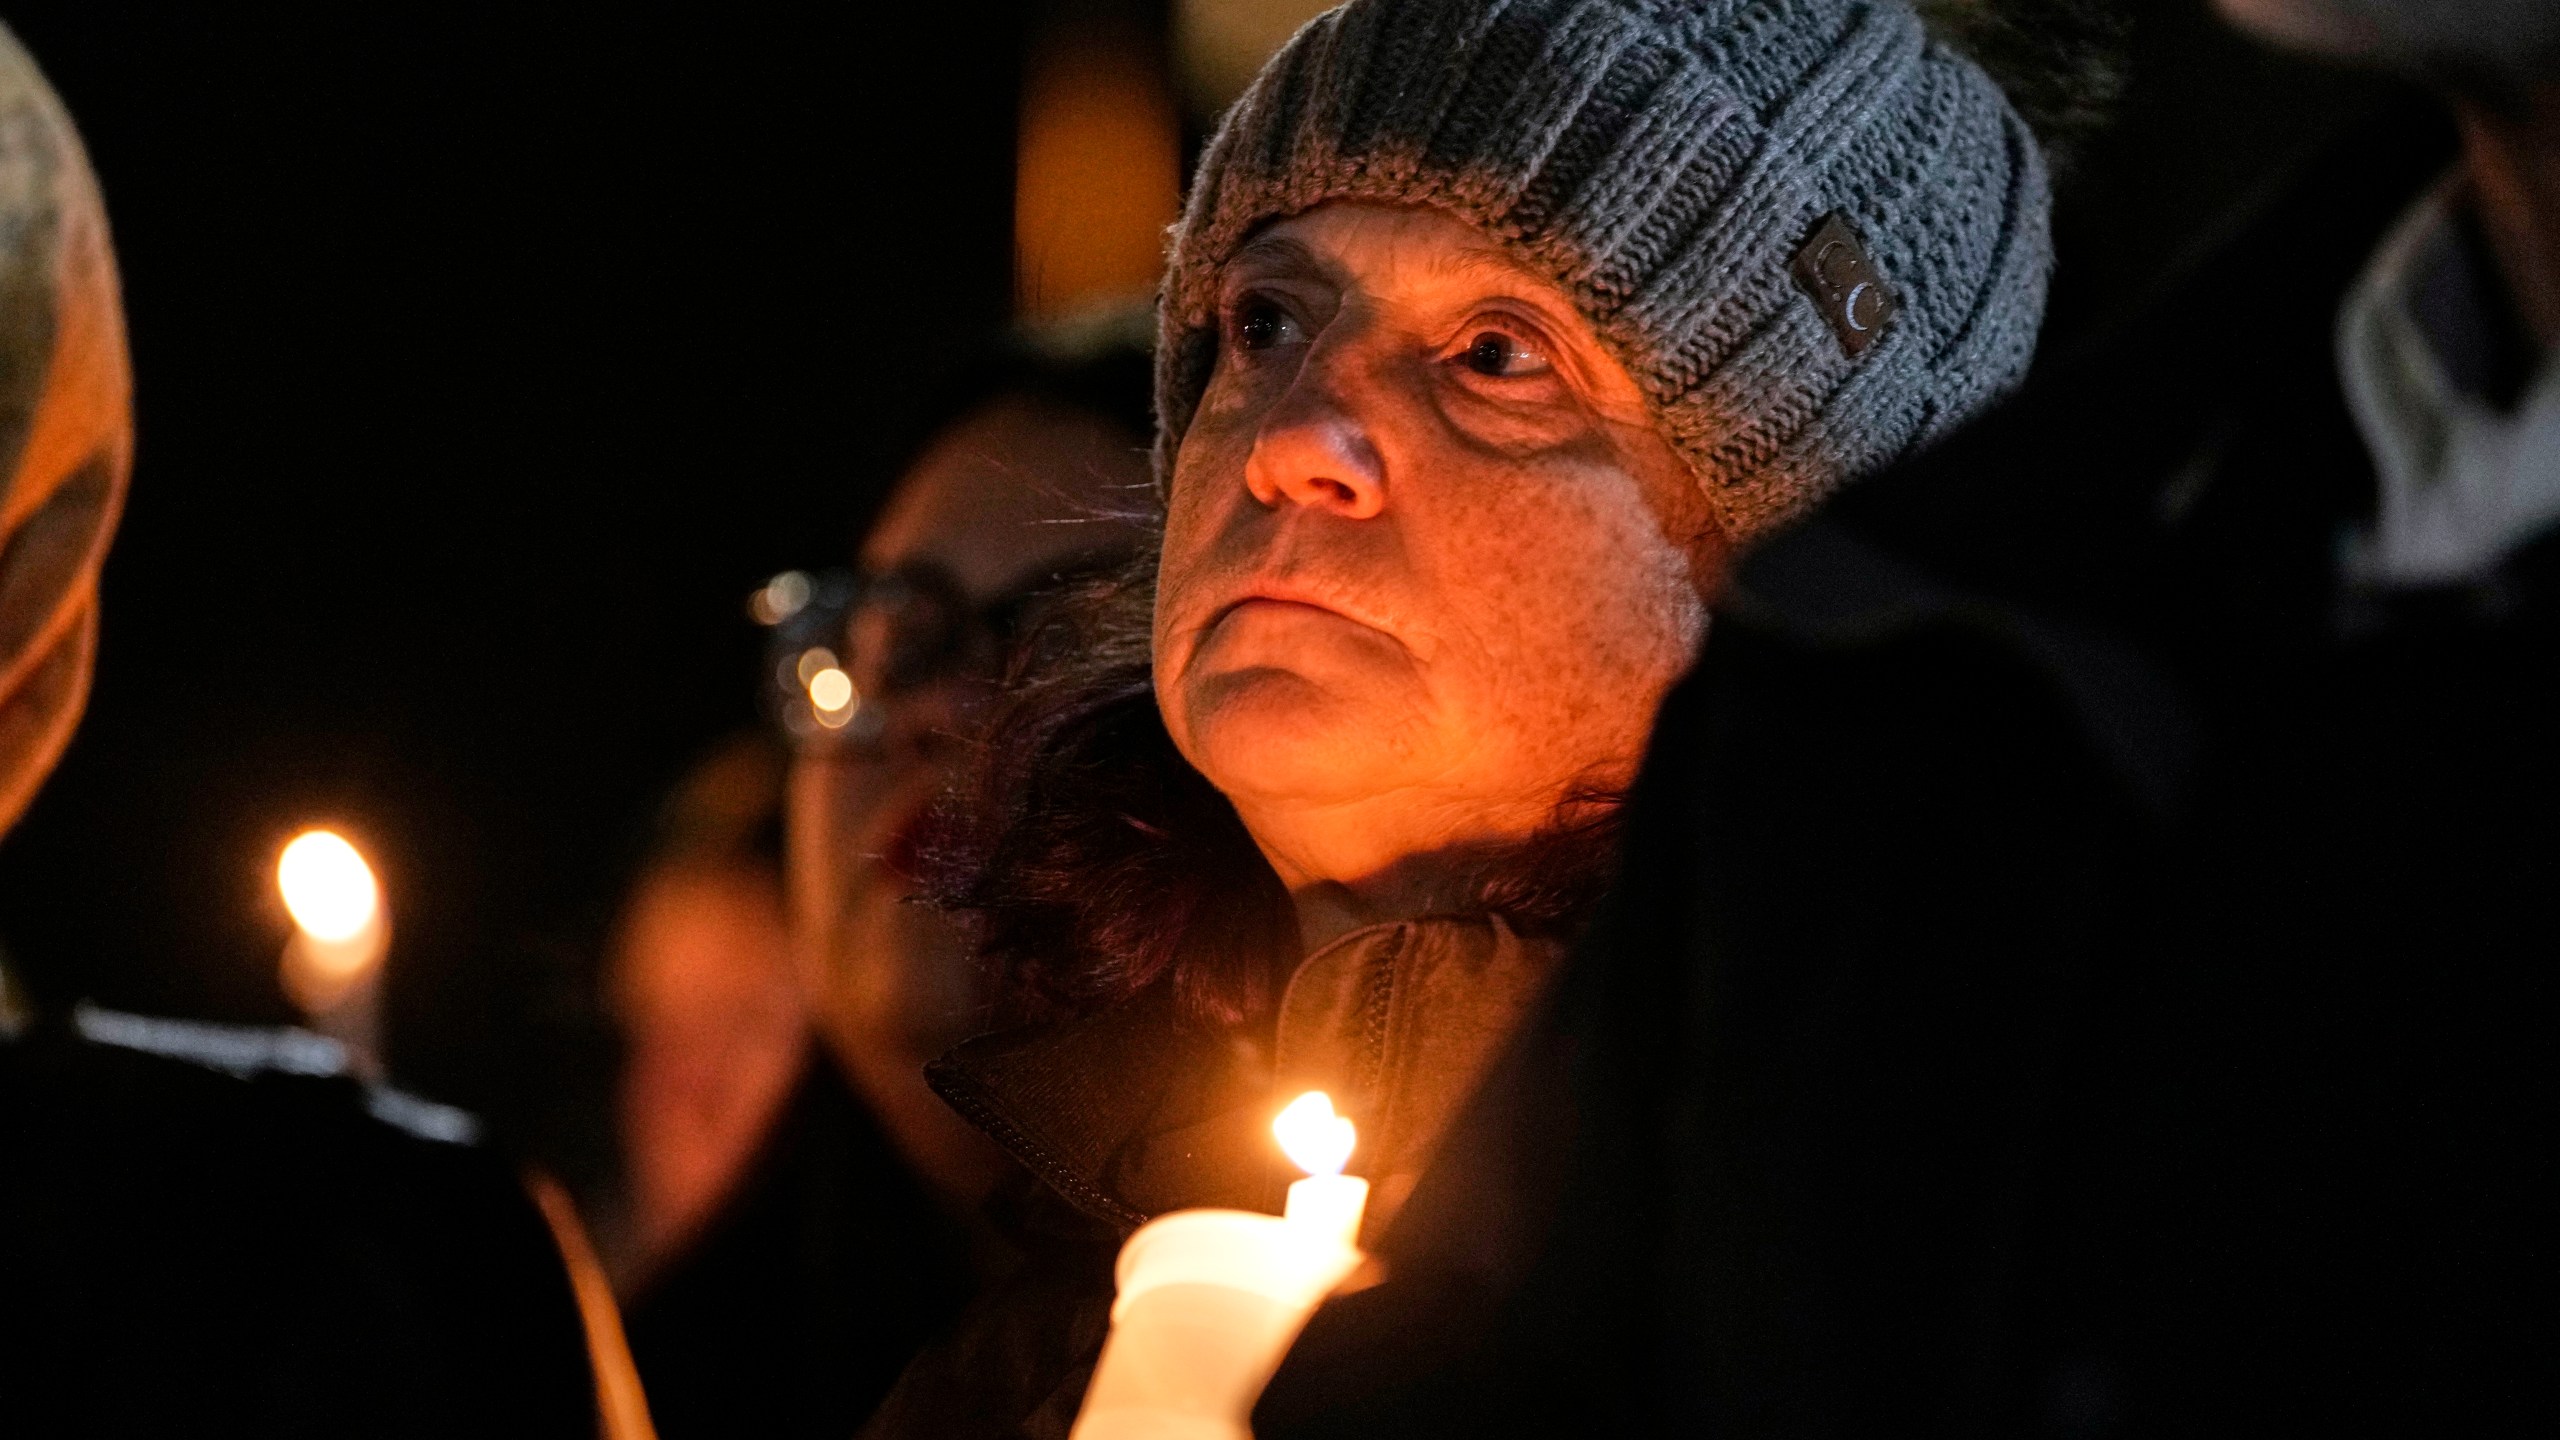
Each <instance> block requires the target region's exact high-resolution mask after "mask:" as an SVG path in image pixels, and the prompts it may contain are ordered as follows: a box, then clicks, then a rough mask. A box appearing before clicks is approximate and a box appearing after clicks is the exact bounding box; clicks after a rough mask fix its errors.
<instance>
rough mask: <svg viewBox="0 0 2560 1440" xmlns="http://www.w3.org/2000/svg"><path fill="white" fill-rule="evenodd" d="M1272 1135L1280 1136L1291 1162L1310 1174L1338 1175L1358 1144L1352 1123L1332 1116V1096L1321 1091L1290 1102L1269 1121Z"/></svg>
mask: <svg viewBox="0 0 2560 1440" xmlns="http://www.w3.org/2000/svg"><path fill="white" fill-rule="evenodd" d="M1271 1133H1272V1134H1274V1135H1276V1136H1278V1137H1280V1148H1281V1149H1282V1150H1285V1151H1287V1152H1288V1155H1289V1159H1290V1161H1291V1163H1293V1164H1295V1165H1296V1166H1297V1167H1298V1168H1299V1169H1301V1170H1304V1171H1306V1172H1307V1173H1308V1174H1310V1175H1339V1174H1341V1173H1342V1167H1343V1165H1344V1164H1345V1163H1346V1162H1348V1161H1349V1160H1350V1159H1351V1147H1352V1146H1353V1145H1355V1144H1357V1143H1358V1142H1359V1135H1358V1132H1356V1131H1354V1130H1353V1129H1352V1128H1351V1122H1350V1121H1348V1120H1346V1119H1344V1118H1343V1117H1341V1116H1339V1115H1336V1114H1334V1113H1333V1097H1332V1096H1330V1095H1327V1094H1325V1093H1324V1092H1323V1091H1321V1090H1310V1091H1308V1092H1307V1093H1306V1094H1304V1095H1301V1096H1299V1097H1298V1098H1297V1099H1295V1100H1292V1101H1290V1102H1289V1108H1288V1109H1286V1110H1283V1111H1281V1112H1280V1114H1279V1116H1278V1118H1276V1119H1274V1120H1273V1121H1272V1122H1271Z"/></svg>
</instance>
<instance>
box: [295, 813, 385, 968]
mask: <svg viewBox="0 0 2560 1440" xmlns="http://www.w3.org/2000/svg"><path fill="white" fill-rule="evenodd" d="M276 888H278V889H279V890H282V891H283V892H284V908H285V909H286V910H287V911H289V912H291V914H292V915H293V923H294V924H295V925H297V926H299V927H301V929H302V933H303V934H305V935H308V936H310V937H311V938H312V939H314V940H319V941H324V942H327V943H330V944H337V943H340V942H344V941H348V940H353V939H355V938H356V937H357V936H359V935H361V934H363V933H364V932H365V930H366V928H367V927H368V926H370V925H372V924H373V922H374V918H375V917H376V916H377V915H378V914H380V912H381V909H382V888H381V886H380V885H378V884H376V883H375V881H374V878H373V867H372V866H370V865H367V864H366V863H364V856H362V855H360V854H358V853H357V852H356V847H355V846H353V845H350V844H348V843H347V840H346V837H345V836H343V835H340V834H338V833H336V832H335V831H330V830H306V831H304V832H302V833H301V834H299V835H296V836H294V837H293V839H292V841H291V842H289V843H288V844H286V846H285V847H284V853H283V854H282V855H280V856H278V857H277V859H276Z"/></svg>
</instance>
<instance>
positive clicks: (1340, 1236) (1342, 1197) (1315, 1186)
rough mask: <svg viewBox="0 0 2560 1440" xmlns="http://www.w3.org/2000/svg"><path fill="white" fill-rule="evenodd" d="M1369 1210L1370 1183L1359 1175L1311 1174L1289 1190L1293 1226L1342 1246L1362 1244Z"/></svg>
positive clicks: (1290, 1219) (1289, 1212)
mask: <svg viewBox="0 0 2560 1440" xmlns="http://www.w3.org/2000/svg"><path fill="white" fill-rule="evenodd" d="M1368 1208H1369V1182H1368V1181H1366V1180H1363V1179H1361V1178H1360V1177H1359V1176H1357V1175H1310V1176H1308V1177H1307V1178H1306V1179H1304V1180H1301V1181H1299V1182H1298V1183H1297V1184H1295V1185H1292V1186H1290V1187H1289V1209H1288V1212H1287V1219H1288V1221H1289V1223H1290V1224H1292V1225H1297V1226H1302V1227H1304V1228H1305V1229H1306V1230H1307V1231H1308V1233H1310V1234H1315V1235H1322V1236H1324V1237H1325V1238H1326V1239H1328V1240H1331V1241H1333V1242H1334V1243H1336V1244H1339V1245H1343V1246H1347V1247H1357V1246H1358V1245H1359V1243H1360V1217H1361V1215H1362V1214H1363V1213H1364V1212H1365V1211H1366V1210H1367V1209H1368Z"/></svg>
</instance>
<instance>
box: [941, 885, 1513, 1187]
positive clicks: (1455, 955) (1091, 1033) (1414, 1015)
mask: <svg viewBox="0 0 2560 1440" xmlns="http://www.w3.org/2000/svg"><path fill="white" fill-rule="evenodd" d="M1554 956H1555V947H1553V946H1549V945H1545V944H1540V943H1533V942H1523V941H1522V940H1520V939H1519V937H1518V936H1516V935H1514V934H1513V933H1512V931H1511V930H1510V928H1509V927H1508V926H1506V925H1504V924H1503V923H1502V922H1501V921H1500V920H1499V919H1496V918H1493V917H1490V916H1434V917H1426V918H1424V919H1419V920H1405V921H1394V922H1389V923H1386V924H1380V925H1372V926H1368V927H1366V928H1364V929H1360V930H1355V931H1353V932H1351V933H1350V934H1348V935H1345V936H1343V937H1341V938H1340V939H1338V940H1335V941H1334V942H1332V943H1331V944H1329V945H1327V946H1325V947H1324V948H1323V949H1322V950H1319V951H1318V952H1316V953H1315V954H1314V955H1311V956H1309V957H1308V958H1307V959H1306V961H1305V962H1303V963H1302V964H1300V966H1299V967H1298V969H1297V971H1296V973H1295V974H1294V975H1293V976H1292V977H1291V980H1290V983H1289V986H1288V989H1287V992H1286V993H1285V994H1284V995H1283V996H1282V999H1281V1003H1280V1006H1279V1010H1278V1019H1277V1021H1276V1022H1274V1023H1272V1024H1270V1025H1268V1026H1264V1027H1242V1028H1238V1029H1232V1030H1216V1029H1209V1028H1205V1027H1202V1026H1199V1025H1196V1024H1190V1023H1186V1022H1185V1021H1183V1020H1182V1019H1181V1018H1180V1017H1179V1016H1178V1015H1176V1014H1175V1012H1174V1008H1173V1005H1172V1000H1171V996H1170V995H1169V994H1168V993H1167V992H1165V991H1164V990H1163V989H1161V988H1159V989H1157V990H1152V991H1150V992H1148V993H1147V994H1145V995H1142V996H1140V997H1138V998H1137V999H1135V1000H1131V1001H1129V1002H1127V1003H1125V1004H1122V1005H1118V1006H1114V1007H1112V1008H1111V1009H1108V1010H1104V1011H1101V1012H1099V1013H1096V1014H1093V1015H1090V1016H1085V1017H1082V1018H1080V1019H1076V1020H1071V1021H1065V1022H1062V1023H1058V1024H1052V1025H1041V1026H1031V1027H1026V1028H1023V1029H1017V1030H1008V1031H1004V1032H1001V1033H998V1034H994V1035H986V1036H981V1037H979V1038H978V1039H975V1040H971V1041H969V1042H967V1043H966V1044H963V1045H961V1046H960V1047H959V1048H958V1049H955V1050H953V1051H952V1052H951V1053H950V1054H948V1055H945V1056H944V1057H942V1058H941V1059H940V1060H937V1061H935V1062H934V1063H933V1064H931V1065H929V1066H927V1067H926V1069H925V1077H926V1079H927V1081H928V1083H930V1084H931V1085H932V1086H933V1089H934V1091H935V1092H936V1093H937V1094H939V1095H941V1096H942V1098H943V1099H944V1100H945V1101H947V1102H948V1103H949V1104H950V1105H951V1107H952V1108H953V1109H955V1110H957V1111H958V1112H959V1113H960V1114H961V1115H962V1116H963V1117H964V1118H966V1119H967V1120H968V1121H969V1122H970V1123H971V1124H973V1125H976V1126H977V1127H978V1128H979V1129H981V1130H983V1131H985V1132H986V1133H987V1135H988V1136H989V1137H990V1138H992V1139H993V1140H995V1142H996V1143H997V1144H998V1145H1000V1146H1002V1147H1003V1148H1004V1149H1005V1151H1006V1152H1007V1153H1009V1154H1011V1155H1012V1156H1013V1157H1014V1158H1015V1159H1016V1160H1019V1161H1020V1162H1022V1164H1023V1165H1024V1166H1026V1167H1027V1168H1029V1169H1030V1170H1031V1172H1032V1173H1033V1174H1035V1175H1037V1176H1038V1177H1040V1179H1041V1180H1043V1181H1044V1182H1046V1183H1047V1184H1048V1185H1049V1186H1050V1187H1051V1188H1052V1189H1054V1190H1056V1191H1057V1193H1058V1194H1059V1195H1060V1196H1062V1197H1064V1198H1065V1199H1066V1200H1067V1201H1068V1202H1069V1203H1070V1204H1072V1205H1074V1206H1075V1207H1076V1208H1077V1209H1079V1210H1081V1211H1083V1212H1084V1213H1086V1214H1088V1215H1091V1216H1093V1217H1094V1218H1096V1219H1099V1220H1102V1221H1105V1222H1106V1223H1109V1224H1111V1225H1113V1226H1115V1227H1117V1228H1119V1229H1121V1230H1123V1231H1127V1230H1132V1229H1135V1228H1136V1227H1137V1226H1139V1225H1142V1224H1144V1223H1146V1221H1147V1220H1148V1219H1150V1218H1152V1217H1153V1216H1156V1215H1160V1214H1163V1213H1164V1212H1166V1211H1168V1210H1175V1209H1182V1208H1187V1207H1191V1206H1199V1205H1215V1206H1226V1207H1231V1208H1235V1209H1243V1210H1259V1211H1265V1212H1268V1211H1275V1210H1278V1209H1279V1208H1280V1207H1281V1204H1282V1202H1283V1201H1284V1200H1285V1199H1286V1197H1287V1193H1288V1185H1289V1182H1290V1181H1291V1180H1293V1179H1295V1178H1297V1176H1296V1173H1295V1172H1294V1171H1293V1170H1291V1169H1290V1168H1289V1167H1288V1165H1287V1162H1286V1161H1285V1160H1284V1159H1283V1158H1282V1157H1281V1156H1280V1154H1279V1151H1278V1148H1277V1147H1276V1146H1275V1145H1274V1144H1273V1143H1272V1140H1271V1131H1270V1124H1271V1116H1272V1114H1273V1113H1274V1112H1275V1110H1276V1109H1277V1103H1276V1102H1277V1100H1278V1099H1279V1098H1281V1097H1280V1096H1279V1095H1278V1093H1277V1092H1278V1091H1279V1090H1281V1089H1287V1090H1290V1091H1292V1092H1294V1091H1296V1090H1298V1089H1302V1088H1310V1087H1321V1088H1324V1089H1326V1090H1329V1091H1330V1092H1332V1093H1333V1094H1334V1095H1335V1097H1336V1098H1337V1101H1338V1102H1340V1103H1343V1105H1344V1110H1345V1113H1347V1114H1350V1115H1351V1116H1353V1118H1354V1119H1355V1120H1357V1121H1358V1122H1359V1123H1360V1125H1361V1137H1362V1139H1361V1149H1360V1151H1359V1152H1358V1153H1357V1154H1355V1156H1354V1161H1353V1168H1354V1170H1355V1171H1356V1172H1358V1173H1362V1174H1367V1175H1370V1176H1372V1177H1373V1178H1374V1179H1381V1180H1383V1179H1387V1178H1389V1177H1390V1176H1391V1175H1393V1174H1396V1173H1399V1172H1402V1171H1405V1170H1409V1169H1414V1168H1418V1166H1419V1164H1420V1163H1421V1161H1422V1159H1423V1158H1425V1156H1426V1155H1427V1152H1428V1150H1429V1148H1430V1146H1431V1144H1432V1143H1433V1142H1435V1141H1436V1139H1437V1136H1438V1133H1439V1130H1440V1127H1441V1125H1442V1124H1444V1123H1445V1122H1446V1120H1447V1118H1448V1114H1449V1112H1450V1111H1451V1110H1452V1109H1453V1108H1454V1106H1455V1104H1456V1103H1457V1101H1458V1100H1460V1099H1463V1097H1464V1095H1465V1093H1466V1091H1467V1090H1468V1089H1469V1088H1471V1087H1472V1085H1473V1082H1474V1079H1475V1076H1476V1075H1477V1074H1478V1073H1480V1072H1481V1070H1482V1068H1483V1066H1484V1065H1485V1064H1486V1063H1488V1062H1489V1061H1490V1059H1491V1057H1492V1055H1493V1053H1494V1051H1495V1050H1497V1049H1498V1048H1499V1046H1500V1044H1501V1042H1502V1040H1503V1039H1504V1038H1505V1037H1507V1036H1508V1035H1509V1034H1510V1032H1511V1030H1512V1029H1513V1028H1514V1026H1515V1025H1516V1024H1517V1022H1518V1020H1519V1018H1520V1016H1521V1014H1522V1013H1523V1012H1524V1011H1525V1010H1526V1008H1527V1006H1528V1005H1529V1003H1530V1001H1531V999H1532V998H1533V996H1534V994H1535V993H1536V991H1537V989H1538V988H1539V987H1540V986H1541V985H1543V983H1544V980H1545V978H1546V976H1547V974H1548V973H1549V972H1550V971H1551V970H1552V968H1553V960H1554ZM1284 1082H1285V1083H1284ZM1364 1162H1366V1163H1365V1164H1364Z"/></svg>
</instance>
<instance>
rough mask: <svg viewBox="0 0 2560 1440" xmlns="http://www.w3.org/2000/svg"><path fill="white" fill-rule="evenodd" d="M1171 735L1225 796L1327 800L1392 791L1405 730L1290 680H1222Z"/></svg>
mask: <svg viewBox="0 0 2560 1440" xmlns="http://www.w3.org/2000/svg"><path fill="white" fill-rule="evenodd" d="M1189 708H1190V714H1189V716H1188V720H1189V723H1188V724H1186V725H1183V726H1181V727H1179V729H1178V730H1177V736H1178V738H1179V739H1180V740H1181V742H1182V750H1183V753H1184V755H1185V756H1186V757H1187V758H1189V760H1190V761H1191V763H1192V765H1193V766H1194V767H1196V768H1197V769H1198V770H1199V771H1200V773H1201V774H1203V775H1205V776H1207V777H1208V778H1209V783H1211V784H1212V785H1215V786H1217V787H1218V789H1219V790H1220V791H1221V792H1223V793H1224V794H1226V795H1227V796H1229V797H1230V798H1232V799H1236V800H1240V801H1247V802H1250V801H1253V800H1260V799H1270V800H1287V801H1291V802H1294V803H1302V804H1329V803H1339V802H1341V801H1345V800H1353V799H1358V798H1361V797H1364V796H1370V795H1376V794H1380V793H1382V792H1384V791H1387V790H1391V789H1394V788H1396V785H1397V781H1398V777H1399V776H1400V774H1401V773H1402V772H1403V771H1404V770H1405V769H1406V768H1408V763H1409V757H1410V755H1411V753H1412V750H1413V748H1414V747H1413V746H1412V745H1411V744H1410V743H1409V740H1410V727H1409V726H1406V725H1398V724H1395V723H1392V722H1391V721H1385V720H1382V719H1381V718H1380V715H1379V709H1378V707H1376V706H1374V705H1354V704H1347V703H1344V701H1343V700H1342V698H1341V697H1339V696H1336V695H1334V694H1331V693H1328V692H1327V691H1324V690H1321V689H1319V688H1317V687H1315V686H1312V685H1309V684H1307V683H1306V682H1305V681H1303V680H1300V679H1299V678H1298V677H1296V676H1293V675H1285V674H1282V673H1279V672H1264V675H1263V677H1262V678H1260V679H1255V680H1248V679H1246V678H1245V677H1229V678H1227V679H1226V680H1225V681H1223V682H1222V683H1220V684H1219V685H1217V686H1215V687H1213V688H1212V690H1211V693H1209V694H1207V695H1203V696H1200V697H1198V699H1197V700H1196V701H1195V703H1193V704H1192V705H1191V706H1190V707H1189Z"/></svg>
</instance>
